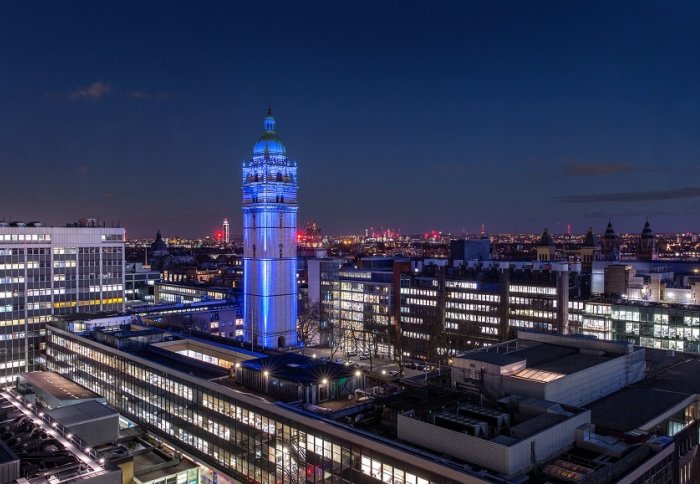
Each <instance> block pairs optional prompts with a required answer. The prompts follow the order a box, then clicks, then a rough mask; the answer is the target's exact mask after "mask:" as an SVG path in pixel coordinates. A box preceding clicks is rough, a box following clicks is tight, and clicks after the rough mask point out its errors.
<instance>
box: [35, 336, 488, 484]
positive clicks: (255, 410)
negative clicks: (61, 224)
mask: <svg viewBox="0 0 700 484" xmlns="http://www.w3.org/2000/svg"><path fill="white" fill-rule="evenodd" d="M47 366H48V368H49V369H50V370H52V371H55V372H57V373H60V374H62V375H63V376H65V377H66V378H69V379H70V380H73V381H75V382H77V383H79V384H81V385H83V386H85V387H86V388H88V389H90V390H92V391H93V392H96V393H97V394H99V395H101V396H104V397H105V398H106V399H107V401H108V402H109V404H110V405H112V406H113V407H114V408H115V409H117V410H118V411H119V412H120V413H121V414H123V415H124V416H126V417H127V418H130V419H132V420H134V421H135V422H137V423H138V424H140V425H143V426H145V427H146V428H148V429H149V430H150V431H152V432H153V433H154V434H156V435H158V436H160V437H162V438H164V439H166V440H167V441H168V442H169V443H171V444H172V445H174V446H176V447H177V448H178V449H181V450H182V451H184V452H186V453H188V454H189V455H191V456H193V457H195V458H197V459H199V460H201V461H202V462H203V463H205V464H206V465H209V466H212V467H213V468H214V469H217V470H219V471H220V472H222V473H224V474H226V475H228V476H231V477H232V478H234V479H237V480H240V481H242V482H259V483H266V484H273V483H278V482H280V483H281V482H284V483H314V482H316V483H321V482H324V483H325V482H337V483H348V484H349V483H353V484H354V483H378V482H391V483H403V484H430V483H436V484H453V483H457V482H459V483H476V482H486V481H487V479H482V478H480V477H479V476H477V475H476V474H475V473H468V471H467V470H466V469H465V468H462V467H461V466H459V467H458V466H456V465H447V464H443V463H441V462H440V461H438V460H435V459H433V458H430V457H425V456H422V455H421V454H419V453H418V452H417V451H416V450H415V449H413V450H411V449H407V448H406V446H405V445H401V444H397V443H395V442H391V441H389V440H388V439H381V438H378V437H377V436H376V435H370V434H363V433H361V432H357V431H352V430H350V429H348V428H346V427H345V426H342V425H336V424H334V423H332V422H330V421H329V420H326V419H321V418H319V417H318V416H314V415H309V414H305V413H303V412H298V411H294V410H292V409H291V408H290V407H289V406H285V405H283V404H276V403H273V402H270V401H267V400H264V399H262V398H260V397H259V396H257V394H250V393H246V392H242V391H239V390H236V389H235V388H232V387H231V386H229V385H225V384H221V383H217V381H213V380H209V379H207V378H204V377H201V376H198V373H197V369H196V368H195V366H192V367H191V371H189V372H187V371H184V370H178V369H175V368H172V367H168V366H166V365H164V364H163V363H162V362H159V361H154V360H150V359H148V358H147V357H144V356H141V355H134V354H131V353H127V352H124V351H121V350H118V349H115V348H113V347H110V346H107V345H105V344H102V343H98V342H97V341H94V340H92V339H90V338H87V337H85V336H81V335H78V334H73V333H71V332H68V331H66V330H63V329H60V328H57V327H54V326H51V325H49V326H48V347H47Z"/></svg>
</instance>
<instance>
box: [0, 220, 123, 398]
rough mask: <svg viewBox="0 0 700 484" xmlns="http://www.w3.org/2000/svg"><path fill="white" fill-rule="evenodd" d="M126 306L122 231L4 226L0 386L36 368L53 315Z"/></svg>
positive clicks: (0, 248) (0, 243) (0, 266)
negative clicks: (47, 325)
mask: <svg viewBox="0 0 700 484" xmlns="http://www.w3.org/2000/svg"><path fill="white" fill-rule="evenodd" d="M123 309H124V229H115V228H104V227H91V228H86V227H43V226H40V225H36V226H0V384H6V383H11V382H13V381H14V379H15V378H16V376H17V375H18V374H19V373H22V372H26V371H33V370H36V369H37V358H39V357H40V353H41V350H42V349H43V346H44V342H43V341H44V333H45V329H44V327H45V324H46V322H48V321H50V320H51V319H52V318H53V317H54V316H55V315H61V314H71V313H76V312H87V313H90V312H100V311H122V310H123Z"/></svg>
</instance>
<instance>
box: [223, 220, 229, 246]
mask: <svg viewBox="0 0 700 484" xmlns="http://www.w3.org/2000/svg"><path fill="white" fill-rule="evenodd" d="M229 235H230V233H229V225H228V219H227V218H225V219H224V242H225V243H227V244H228V241H229Z"/></svg>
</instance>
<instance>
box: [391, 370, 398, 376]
mask: <svg viewBox="0 0 700 484" xmlns="http://www.w3.org/2000/svg"><path fill="white" fill-rule="evenodd" d="M389 376H399V370H391V371H390V372H389Z"/></svg>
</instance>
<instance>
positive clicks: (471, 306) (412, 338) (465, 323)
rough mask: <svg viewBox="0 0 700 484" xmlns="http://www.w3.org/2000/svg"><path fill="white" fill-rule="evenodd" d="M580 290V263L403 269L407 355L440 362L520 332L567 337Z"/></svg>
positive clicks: (403, 326) (492, 263) (402, 316)
mask: <svg viewBox="0 0 700 484" xmlns="http://www.w3.org/2000/svg"><path fill="white" fill-rule="evenodd" d="M544 247H550V246H549V245H548V244H547V245H544ZM579 288H580V269H579V266H578V265H577V264H568V263H565V262H514V261H486V262H477V261H470V262H467V263H463V264H460V265H459V266H457V267H437V266H430V265H427V266H423V269H422V271H418V272H416V271H415V270H414V271H406V272H402V274H401V300H400V311H399V312H400V331H401V338H400V344H401V352H402V354H403V356H404V357H408V358H419V359H424V360H425V359H427V360H431V361H435V360H436V359H438V358H441V357H442V358H444V357H445V356H446V355H449V354H454V353H456V352H459V351H464V350H467V349H470V348H475V347H479V346H488V345H492V344H496V343H498V342H500V341H505V340H507V339H510V338H512V337H513V334H514V331H515V330H517V329H531V330H536V331H542V332H546V333H562V334H566V333H567V332H569V331H570V330H571V328H570V327H569V326H570V316H569V298H570V296H571V295H577V294H578V290H579Z"/></svg>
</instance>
